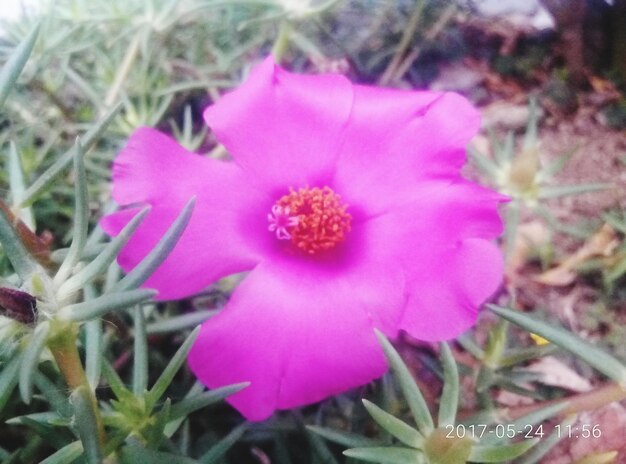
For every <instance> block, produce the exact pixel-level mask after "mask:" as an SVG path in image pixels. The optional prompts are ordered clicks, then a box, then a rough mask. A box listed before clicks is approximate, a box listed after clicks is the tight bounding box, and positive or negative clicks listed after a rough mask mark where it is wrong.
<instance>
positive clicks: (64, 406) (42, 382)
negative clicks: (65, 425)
mask: <svg viewBox="0 0 626 464" xmlns="http://www.w3.org/2000/svg"><path fill="white" fill-rule="evenodd" d="M34 383H35V385H36V386H37V389H38V390H39V391H40V392H41V393H42V394H43V395H44V396H45V398H46V399H47V400H48V403H49V404H50V406H52V407H53V408H54V410H55V411H56V412H57V413H58V414H59V416H61V417H69V416H70V415H71V408H70V404H69V403H68V401H67V396H66V393H65V391H61V389H60V388H59V387H57V386H56V385H55V384H53V383H52V382H51V381H50V380H49V379H48V377H46V376H45V375H44V374H42V373H41V372H37V373H36V374H35V379H34Z"/></svg>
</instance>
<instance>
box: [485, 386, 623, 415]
mask: <svg viewBox="0 0 626 464" xmlns="http://www.w3.org/2000/svg"><path fill="white" fill-rule="evenodd" d="M624 399H626V386H624V385H620V384H618V383H615V382H612V383H608V384H605V385H602V386H601V387H598V388H596V389H595V390H592V391H589V392H585V393H580V394H578V395H572V396H570V397H569V398H563V399H557V400H551V401H544V402H541V403H538V404H533V405H529V406H520V407H516V408H505V409H503V410H501V412H500V411H497V412H496V414H503V415H504V417H507V418H509V419H517V418H518V417H522V416H525V415H526V414H530V413H531V412H534V411H536V410H538V409H542V408H545V407H547V406H551V405H553V404H557V403H562V402H563V401H566V402H567V403H568V405H567V406H566V407H565V409H563V410H562V411H560V412H559V415H562V416H568V415H570V414H578V413H580V412H583V411H592V410H596V409H598V408H601V407H602V406H606V405H607V404H611V403H613V402H617V401H622V400H624Z"/></svg>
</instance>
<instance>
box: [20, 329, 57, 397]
mask: <svg viewBox="0 0 626 464" xmlns="http://www.w3.org/2000/svg"><path fill="white" fill-rule="evenodd" d="M49 331H50V324H49V323H48V321H45V322H42V323H41V324H39V325H38V326H37V327H36V328H35V330H34V331H33V336H32V339H31V340H30V343H29V344H28V346H27V347H26V349H25V350H24V355H23V357H22V364H21V366H20V394H21V395H22V400H23V401H24V403H26V404H30V400H31V398H32V396H33V378H34V377H35V374H36V373H37V370H38V369H39V358H40V357H41V352H42V351H43V349H44V347H45V346H46V340H47V338H48V332H49Z"/></svg>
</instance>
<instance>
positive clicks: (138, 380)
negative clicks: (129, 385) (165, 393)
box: [132, 306, 148, 396]
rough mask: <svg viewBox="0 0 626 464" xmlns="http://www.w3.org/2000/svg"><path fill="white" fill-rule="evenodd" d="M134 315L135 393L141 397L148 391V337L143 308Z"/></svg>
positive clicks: (135, 310)
mask: <svg viewBox="0 0 626 464" xmlns="http://www.w3.org/2000/svg"><path fill="white" fill-rule="evenodd" d="M132 313H133V320H134V326H133V327H134V330H133V337H134V342H133V357H134V358H133V393H134V394H135V395H136V396H139V395H142V394H143V393H144V392H145V391H146V390H147V389H148V336H147V334H146V316H145V315H144V312H143V308H142V307H141V306H139V307H137V308H135V309H134V311H132Z"/></svg>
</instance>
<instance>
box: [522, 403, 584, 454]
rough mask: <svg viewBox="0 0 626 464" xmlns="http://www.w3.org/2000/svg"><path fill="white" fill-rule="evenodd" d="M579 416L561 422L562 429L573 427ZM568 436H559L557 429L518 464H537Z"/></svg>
mask: <svg viewBox="0 0 626 464" xmlns="http://www.w3.org/2000/svg"><path fill="white" fill-rule="evenodd" d="M576 419H577V416H576V415H573V416H570V417H568V418H566V419H565V420H564V421H563V422H561V429H564V428H565V427H567V426H568V425H572V424H573V423H574V422H576ZM565 435H566V434H559V433H557V432H556V429H555V430H553V431H552V433H551V434H550V435H548V436H547V437H546V438H543V439H541V441H540V442H539V444H537V446H535V447H533V448H532V449H531V450H530V451H529V452H527V453H525V454H524V457H523V458H521V459H519V460H518V461H517V462H518V464H536V463H538V462H539V461H540V460H541V458H543V457H544V456H545V455H546V454H548V452H549V451H550V450H551V449H552V448H554V446H555V445H556V444H557V443H558V442H559V441H561V440H562V439H563V438H565Z"/></svg>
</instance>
